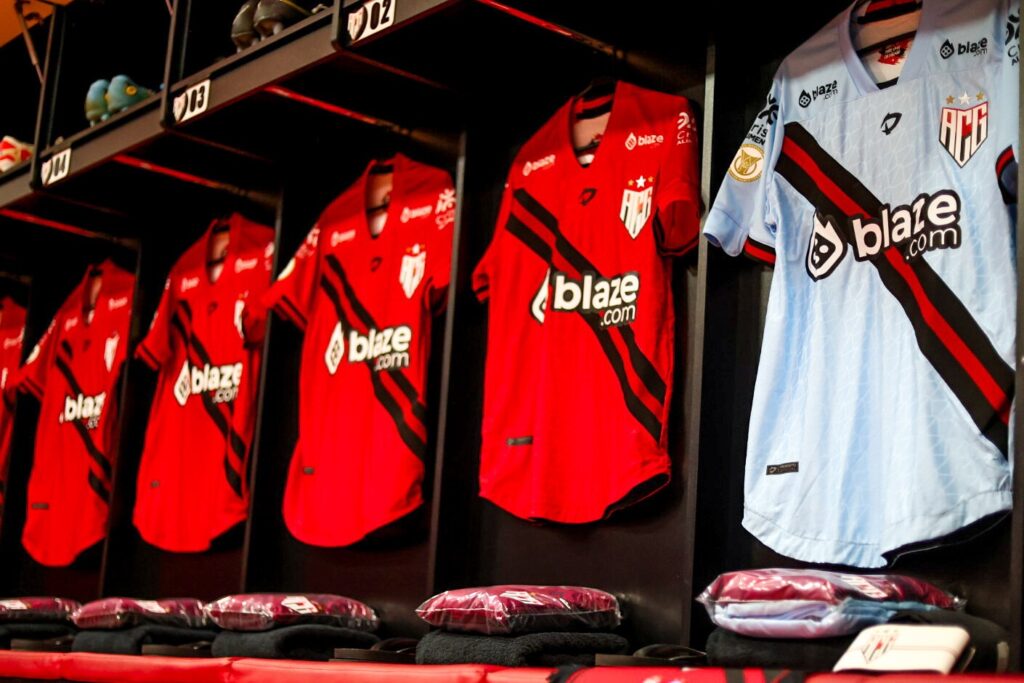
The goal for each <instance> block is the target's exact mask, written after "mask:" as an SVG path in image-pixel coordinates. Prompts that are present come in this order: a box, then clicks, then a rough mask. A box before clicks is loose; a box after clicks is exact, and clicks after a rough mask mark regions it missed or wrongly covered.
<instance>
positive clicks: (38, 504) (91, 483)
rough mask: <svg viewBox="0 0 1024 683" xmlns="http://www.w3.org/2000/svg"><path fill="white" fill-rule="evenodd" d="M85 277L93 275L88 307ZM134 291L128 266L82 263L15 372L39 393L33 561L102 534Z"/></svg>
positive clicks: (56, 560)
mask: <svg viewBox="0 0 1024 683" xmlns="http://www.w3.org/2000/svg"><path fill="white" fill-rule="evenodd" d="M93 276H97V277H100V278H102V280H101V287H100V291H99V295H98V297H97V298H96V301H95V304H94V307H93V308H92V309H91V311H90V310H88V306H87V304H88V302H89V289H90V283H91V282H92V280H93ZM134 293H135V276H134V275H132V274H131V273H128V272H126V271H124V270H121V269H120V268H118V267H117V266H115V265H114V264H113V263H112V262H110V261H106V262H104V263H102V264H101V265H99V266H95V267H91V268H90V269H89V272H87V273H86V276H85V278H84V279H83V280H82V282H81V284H79V285H78V287H76V288H75V290H74V291H73V292H72V293H71V294H70V296H68V298H67V300H66V301H65V302H64V304H63V305H62V306H61V307H60V310H58V311H57V315H56V316H54V318H53V321H52V322H51V323H50V326H49V328H48V329H47V330H46V332H45V333H44V334H43V336H42V338H41V339H40V340H39V343H38V344H36V346H35V347H34V348H33V349H32V352H31V353H30V354H29V357H28V359H27V360H26V361H25V366H24V367H23V368H22V370H21V372H20V374H19V377H18V387H19V389H21V390H22V391H26V392H29V393H31V394H33V395H34V396H35V397H36V398H38V399H39V401H40V411H39V423H38V425H37V427H36V441H35V455H34V459H33V461H32V472H31V474H30V475H29V480H28V509H27V512H26V515H25V527H24V530H23V531H22V543H23V544H24V546H25V550H27V551H28V554H29V555H30V556H32V558H33V559H35V560H36V561H37V562H39V563H41V564H45V565H48V566H52V567H63V566H67V565H69V564H71V563H72V562H73V561H74V560H75V558H76V557H77V556H78V555H79V553H81V552H82V551H83V550H85V549H87V548H89V547H90V546H92V545H94V544H96V543H98V542H99V541H101V540H102V539H103V538H104V537H105V536H106V532H107V512H108V508H109V501H110V482H111V473H112V471H113V461H114V448H115V446H116V441H115V439H116V436H117V387H118V382H117V379H118V377H119V376H120V373H121V366H122V365H123V363H124V358H125V353H126V352H125V347H126V345H127V344H128V329H129V327H128V326H129V321H130V319H131V312H132V298H133V296H134Z"/></svg>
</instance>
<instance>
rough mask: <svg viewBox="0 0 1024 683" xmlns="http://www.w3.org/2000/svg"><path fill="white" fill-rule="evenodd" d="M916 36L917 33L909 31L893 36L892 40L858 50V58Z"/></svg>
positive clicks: (887, 39) (881, 41)
mask: <svg viewBox="0 0 1024 683" xmlns="http://www.w3.org/2000/svg"><path fill="white" fill-rule="evenodd" d="M916 35H917V31H907V32H906V33H901V34H900V35H898V36H893V37H892V38H886V39H885V40H880V41H879V42H877V43H874V44H873V45H868V46H867V47H862V48H860V49H859V50H857V56H858V57H863V56H864V55H866V54H868V53H871V52H877V51H878V50H880V49H881V48H883V47H885V46H886V45H892V44H893V43H899V42H902V41H904V40H909V39H911V38H913V37H914V36H916Z"/></svg>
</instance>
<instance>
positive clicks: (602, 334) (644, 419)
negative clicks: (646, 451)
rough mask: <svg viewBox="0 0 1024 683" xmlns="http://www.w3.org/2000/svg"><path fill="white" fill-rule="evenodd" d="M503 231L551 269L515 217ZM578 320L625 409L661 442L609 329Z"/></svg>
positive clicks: (535, 238) (546, 251) (540, 243)
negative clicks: (600, 353) (597, 350)
mask: <svg viewBox="0 0 1024 683" xmlns="http://www.w3.org/2000/svg"><path fill="white" fill-rule="evenodd" d="M505 229H506V230H508V231H509V233H510V234H511V235H512V236H513V237H515V238H516V239H518V240H520V241H521V242H522V243H523V244H524V245H526V247H527V248H528V249H529V250H530V251H532V252H533V253H535V254H537V256H539V257H540V258H541V259H543V260H544V262H545V263H547V264H548V266H549V267H550V268H554V265H553V263H552V256H553V254H552V252H551V248H550V247H549V246H548V244H547V243H546V242H545V241H544V240H543V238H541V237H540V236H539V235H537V233H535V232H533V230H531V229H530V227H529V226H528V225H526V224H525V223H523V222H522V221H521V220H519V219H518V218H517V217H516V216H515V214H511V215H509V218H508V222H507V223H506V224H505ZM580 317H581V318H583V321H584V322H585V323H586V324H587V327H589V328H590V329H591V331H593V333H594V336H595V337H597V343H598V344H599V345H600V346H601V350H602V351H603V352H604V355H605V356H607V357H608V364H609V365H611V368H612V372H614V373H615V377H616V378H617V379H618V380H619V388H620V389H621V390H622V397H623V399H624V400H625V401H626V409H627V410H629V412H630V413H631V414H632V415H633V417H635V418H636V420H637V422H639V423H640V424H641V425H643V427H644V429H646V430H647V431H648V432H649V433H650V435H651V436H652V437H653V438H654V440H655V441H660V440H661V421H660V420H659V419H658V416H657V415H655V414H654V413H653V412H651V409H650V408H648V407H647V406H646V405H644V403H643V401H641V400H640V397H639V396H637V395H636V392H635V391H633V387H632V386H630V383H629V378H628V377H627V376H626V364H625V363H624V362H623V360H622V356H621V355H620V354H619V351H618V349H616V348H615V342H613V341H612V338H611V335H610V334H609V333H608V330H606V329H603V328H602V327H601V326H600V324H599V323H598V322H597V320H596V319H595V318H594V316H593V315H592V314H587V313H582V312H581V313H580Z"/></svg>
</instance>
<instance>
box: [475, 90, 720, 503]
mask: <svg viewBox="0 0 1024 683" xmlns="http://www.w3.org/2000/svg"><path fill="white" fill-rule="evenodd" d="M586 106H589V105H583V104H582V103H577V102H573V101H570V102H568V103H566V104H565V105H563V106H562V107H561V108H560V109H559V110H558V112H557V113H555V115H554V116H553V117H552V118H551V119H550V120H549V121H548V122H547V123H546V124H545V125H544V126H543V127H542V128H541V129H540V130H539V131H538V132H537V133H535V134H534V136H533V137H532V138H531V139H530V140H529V141H528V142H527V143H526V144H525V145H524V146H523V148H522V149H521V151H520V152H519V155H518V156H517V157H516V160H515V162H514V163H513V166H512V169H511V171H510V172H509V175H508V182H507V184H506V187H505V194H504V197H503V199H502V204H501V208H500V211H499V215H498V224H497V228H496V232H495V236H494V239H493V241H492V243H491V245H490V247H489V248H488V250H487V253H486V254H485V255H484V258H483V260H482V261H481V262H480V264H479V265H478V266H477V269H476V272H475V273H474V275H473V287H474V289H475V291H476V293H477V295H478V296H479V297H480V299H481V300H485V299H486V300H488V302H489V307H490V320H489V323H488V329H487V364H486V377H485V387H484V418H483V426H482V437H483V443H482V447H481V459H480V494H481V495H482V496H483V497H484V498H487V499H488V500H490V501H492V502H494V503H496V504H497V505H499V506H501V507H502V508H504V509H506V510H508V511H509V512H511V513H513V514H515V515H517V516H519V517H523V518H527V519H546V520H554V521H558V522H574V523H579V522H591V521H594V520H598V519H601V518H603V517H605V516H607V515H608V514H610V513H611V512H612V511H614V510H615V509H617V508H618V507H622V506H625V505H626V504H628V503H630V502H634V501H635V500H637V499H639V498H640V497H643V496H644V495H649V494H650V493H653V491H654V490H655V489H657V488H659V487H660V486H662V485H664V484H665V483H666V482H667V481H668V477H669V471H670V463H669V458H668V453H667V449H666V445H667V444H666V440H667V434H668V431H667V429H666V421H667V419H668V411H669V399H670V397H671V394H672V372H673V350H674V325H675V312H674V307H673V301H672V289H671V283H672V259H671V258H670V257H671V256H673V255H676V254H680V253H682V252H684V251H686V250H688V249H689V248H690V247H692V246H693V245H694V244H695V242H696V237H697V229H698V219H699V215H700V195H699V186H698V170H697V156H698V153H699V147H698V145H697V135H696V126H695V125H694V118H693V113H692V111H691V109H690V106H689V104H688V102H687V101H686V100H685V99H684V98H681V97H675V96H671V95H665V94H662V93H658V92H654V91H651V90H645V89H643V88H639V87H636V86H633V85H629V84H627V83H621V82H620V83H618V84H617V85H616V86H615V92H614V94H613V96H612V100H611V112H610V114H609V117H608V120H607V126H606V129H605V131H604V134H603V135H602V137H601V141H600V143H599V146H598V147H597V149H596V151H595V153H594V156H593V161H592V163H590V164H589V165H588V166H586V167H584V166H581V165H580V163H579V162H578V161H577V157H576V154H575V150H574V148H573V145H572V142H571V140H570V130H571V129H572V125H573V119H574V116H576V115H581V116H587V115H588V113H587V111H586V109H585V107H586ZM593 106H594V107H597V106H599V105H598V104H597V103H595V104H594V105H593Z"/></svg>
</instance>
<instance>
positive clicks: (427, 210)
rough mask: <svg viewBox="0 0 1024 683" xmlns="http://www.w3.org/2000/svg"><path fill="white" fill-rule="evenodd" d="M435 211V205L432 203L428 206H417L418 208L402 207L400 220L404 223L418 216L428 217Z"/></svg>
mask: <svg viewBox="0 0 1024 683" xmlns="http://www.w3.org/2000/svg"><path fill="white" fill-rule="evenodd" d="M433 212H434V207H433V206H431V205H430V204H427V205H426V206H417V207H416V208H409V207H408V206H407V207H405V208H404V209H402V215H401V216H399V218H398V220H400V221H402V222H403V223H408V222H409V221H411V220H415V219H417V218H426V217H427V216H429V215H430V214H432V213H433Z"/></svg>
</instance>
